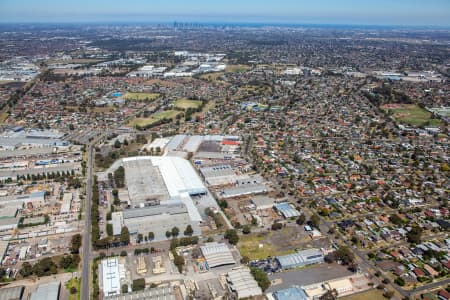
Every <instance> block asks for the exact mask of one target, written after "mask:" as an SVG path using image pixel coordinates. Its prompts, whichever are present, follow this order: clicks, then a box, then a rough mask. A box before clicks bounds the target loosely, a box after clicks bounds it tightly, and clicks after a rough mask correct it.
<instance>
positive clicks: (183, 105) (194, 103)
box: [174, 99, 202, 110]
mask: <svg viewBox="0 0 450 300" xmlns="http://www.w3.org/2000/svg"><path fill="white" fill-rule="evenodd" d="M201 105H202V101H200V100H189V99H179V100H176V101H175V102H174V106H175V107H176V108H180V109H184V110H186V109H188V108H194V109H197V108H199V107H200V106H201Z"/></svg>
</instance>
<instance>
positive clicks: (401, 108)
mask: <svg viewBox="0 0 450 300" xmlns="http://www.w3.org/2000/svg"><path fill="white" fill-rule="evenodd" d="M381 108H382V109H384V110H385V111H388V112H390V113H392V116H393V117H394V119H395V120H396V121H397V122H400V123H403V124H408V125H411V126H441V125H442V121H441V120H440V119H431V113H430V112H428V111H427V110H425V109H423V108H420V107H419V106H417V105H415V104H397V105H396V106H395V107H390V106H389V105H383V106H382V107H381Z"/></svg>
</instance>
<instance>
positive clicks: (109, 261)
mask: <svg viewBox="0 0 450 300" xmlns="http://www.w3.org/2000/svg"><path fill="white" fill-rule="evenodd" d="M100 267H101V274H102V276H101V280H102V282H101V284H102V285H101V286H102V287H103V294H104V296H105V297H108V296H113V295H119V294H120V288H121V282H120V281H121V279H123V278H124V277H125V266H124V265H123V264H120V263H119V259H118V258H117V257H110V258H106V259H104V260H102V262H101V264H100Z"/></svg>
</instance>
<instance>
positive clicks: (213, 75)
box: [200, 72, 224, 81]
mask: <svg viewBox="0 0 450 300" xmlns="http://www.w3.org/2000/svg"><path fill="white" fill-rule="evenodd" d="M223 74H224V73H223V72H215V73H206V74H202V75H200V78H201V79H204V80H209V81H218V80H219V78H220V77H221V76H222V75H223Z"/></svg>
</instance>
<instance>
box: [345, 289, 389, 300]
mask: <svg viewBox="0 0 450 300" xmlns="http://www.w3.org/2000/svg"><path fill="white" fill-rule="evenodd" d="M340 299H342V300H367V299H370V300H382V299H386V298H385V297H383V293H382V292H381V291H380V290H373V289H372V290H370V291H367V292H362V293H358V294H354V295H351V296H347V297H342V298H340Z"/></svg>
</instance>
